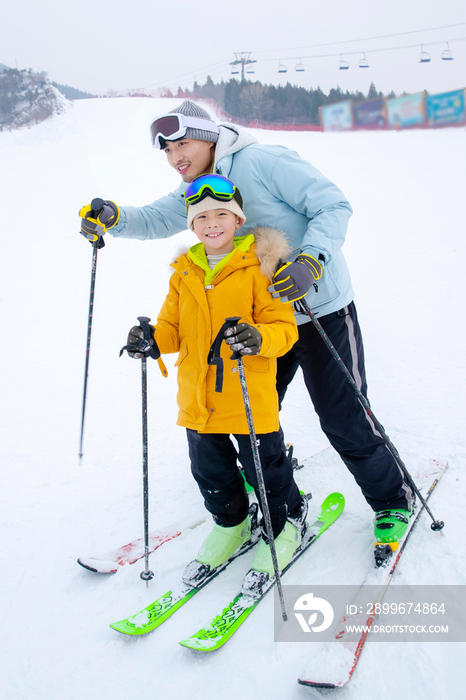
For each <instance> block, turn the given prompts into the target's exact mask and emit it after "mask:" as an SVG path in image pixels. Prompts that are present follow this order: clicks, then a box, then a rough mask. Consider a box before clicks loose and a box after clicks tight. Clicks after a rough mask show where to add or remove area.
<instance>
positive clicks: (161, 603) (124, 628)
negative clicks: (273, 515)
mask: <svg viewBox="0 0 466 700" xmlns="http://www.w3.org/2000/svg"><path fill="white" fill-rule="evenodd" d="M249 512H250V513H251V514H252V515H251V520H252V522H253V527H252V531H251V539H250V540H248V541H247V542H246V543H245V544H243V546H242V547H241V549H239V550H238V552H236V554H234V555H233V556H232V557H230V559H228V561H226V562H225V563H224V564H221V565H220V566H218V567H217V568H216V569H213V570H212V571H211V572H210V573H209V574H208V575H207V576H206V577H205V578H204V579H202V581H201V582H200V583H198V584H197V585H196V586H194V585H190V584H189V583H185V582H184V581H182V582H181V583H180V584H179V586H177V587H176V588H175V589H174V590H173V591H168V592H167V593H165V594H164V595H162V596H160V598H157V600H155V601H154V602H153V603H151V604H150V605H148V606H147V607H146V608H144V609H143V610H141V611H140V612H138V613H136V615H132V616H131V617H128V618H126V619H125V620H120V621H119V622H112V623H111V625H110V627H112V628H113V629H114V630H116V631H117V632H122V633H123V634H131V635H134V636H138V635H141V634H147V633H148V632H152V630H155V629H156V628H157V627H159V626H160V625H161V624H162V623H163V622H165V620H168V618H169V617H171V616H172V615H173V613H174V612H176V611H177V610H178V608H181V606H182V605H184V604H185V603H187V602H188V600H189V599H190V598H192V597H193V595H195V594H196V593H198V592H199V591H200V590H202V589H203V588H204V586H207V584H208V583H210V582H211V581H212V580H213V579H214V578H216V577H217V576H218V575H219V574H220V573H221V572H222V571H224V570H225V569H226V568H227V566H228V565H229V564H231V562H232V561H234V560H235V559H236V558H237V557H239V556H241V555H242V554H244V553H245V552H247V551H248V550H249V549H251V548H252V547H254V545H256V544H257V542H258V541H259V538H260V527H259V526H258V524H257V504H256V503H254V504H252V505H251V507H250V511H249Z"/></svg>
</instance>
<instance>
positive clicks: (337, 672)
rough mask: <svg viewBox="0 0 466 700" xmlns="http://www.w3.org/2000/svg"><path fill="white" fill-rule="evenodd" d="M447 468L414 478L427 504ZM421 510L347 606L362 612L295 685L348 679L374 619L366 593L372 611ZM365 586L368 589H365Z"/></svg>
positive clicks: (343, 623)
mask: <svg viewBox="0 0 466 700" xmlns="http://www.w3.org/2000/svg"><path fill="white" fill-rule="evenodd" d="M447 467H448V463H447V462H443V463H440V462H437V461H435V460H433V461H432V462H431V463H430V467H429V468H427V469H426V470H425V471H424V472H423V473H421V474H420V475H418V476H417V478H415V481H416V484H417V486H418V488H419V490H420V491H421V493H422V495H423V496H424V498H425V500H426V501H427V500H428V499H429V497H430V495H431V493H432V491H433V490H434V488H435V487H436V486H437V484H438V482H439V480H440V479H441V477H442V476H443V474H444V473H445V470H446V469H447ZM424 510H425V509H424V506H423V505H421V507H420V508H419V510H418V511H417V513H416V514H415V515H414V516H413V517H412V518H411V522H410V526H409V530H408V532H407V533H406V535H405V537H404V540H403V541H402V543H401V545H400V547H399V549H398V550H396V551H395V552H394V553H393V555H392V557H390V559H388V560H387V562H386V563H385V564H384V565H383V566H381V567H380V568H377V567H376V566H375V565H374V566H372V567H371V569H370V570H369V572H368V574H367V576H366V579H365V581H364V583H363V584H362V586H361V588H360V589H359V591H358V593H357V594H356V597H355V598H354V600H353V601H352V602H351V605H350V606H348V607H349V608H350V609H355V610H361V612H359V613H357V614H356V615H352V616H351V617H349V616H348V615H344V616H343V617H342V619H341V620H340V621H339V623H338V625H337V626H336V627H335V628H334V631H333V633H332V639H331V640H330V641H328V642H325V644H324V645H323V647H322V648H321V650H320V651H319V653H318V654H317V656H316V657H315V658H314V659H313V660H312V661H311V662H310V664H309V666H308V667H307V669H306V670H305V672H304V673H303V674H302V676H300V678H298V683H300V684H301V685H307V686H310V687H313V688H341V687H342V686H343V685H345V684H346V683H347V682H348V681H349V680H350V679H351V677H352V675H353V673H354V671H355V669H356V665H357V663H358V661H359V657H360V655H361V652H362V650H363V648H364V644H365V642H366V640H367V637H368V636H369V629H370V628H371V626H372V623H373V622H374V619H375V617H376V615H375V613H374V614H369V615H368V614H367V613H364V611H366V610H367V609H368V608H367V602H368V600H369V598H368V594H367V591H368V590H371V595H372V596H373V600H372V605H370V606H369V608H370V609H372V610H375V609H376V604H377V603H380V602H381V600H382V598H383V596H384V594H385V591H386V590H387V587H388V585H389V583H390V581H391V579H392V576H393V573H394V571H395V569H396V566H397V564H398V562H399V561H400V558H401V555H402V554H403V551H404V548H405V546H406V544H407V542H408V540H409V537H410V535H411V533H412V532H413V529H414V526H415V525H416V523H417V522H418V520H419V518H420V516H421V515H422V513H423V511H424ZM368 586H369V587H370V589H368V588H367V587H368ZM361 601H363V603H364V605H362V604H361ZM357 627H359V628H360V629H362V630H364V631H361V632H358V633H356V632H354V629H355V628H357Z"/></svg>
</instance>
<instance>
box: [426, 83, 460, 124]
mask: <svg viewBox="0 0 466 700" xmlns="http://www.w3.org/2000/svg"><path fill="white" fill-rule="evenodd" d="M426 115H427V126H446V125H447V124H464V122H465V121H466V113H465V100H464V90H453V91H452V92H443V93H441V94H439V95H428V96H427V97H426Z"/></svg>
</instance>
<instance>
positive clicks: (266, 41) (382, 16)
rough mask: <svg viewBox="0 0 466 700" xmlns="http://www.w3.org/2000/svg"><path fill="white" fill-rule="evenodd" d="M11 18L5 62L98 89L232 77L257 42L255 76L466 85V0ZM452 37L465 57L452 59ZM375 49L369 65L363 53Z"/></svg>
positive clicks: (202, 5)
mask: <svg viewBox="0 0 466 700" xmlns="http://www.w3.org/2000/svg"><path fill="white" fill-rule="evenodd" d="M1 20H2V21H1V26H0V63H3V64H6V65H8V66H11V67H13V68H14V67H17V68H32V69H33V70H43V71H47V73H48V74H49V77H50V79H51V80H53V81H56V82H58V83H62V84H66V85H71V86H72V87H76V88H79V89H81V90H85V91H87V92H91V93H94V94H105V93H107V92H108V91H109V90H124V89H130V88H133V89H134V88H156V87H161V86H167V87H169V88H170V89H171V90H172V91H173V90H174V91H176V89H177V88H178V86H181V87H183V88H184V87H187V88H191V87H192V85H193V82H194V80H197V82H198V83H200V84H203V83H204V82H205V79H206V76H207V75H211V76H212V79H213V80H214V81H215V82H218V81H220V80H221V79H222V78H223V79H224V80H229V79H230V77H231V67H230V65H229V63H230V62H231V61H233V60H234V58H235V52H236V53H238V52H251V59H255V60H257V63H255V64H254V70H255V73H254V74H248V75H247V76H246V77H247V78H249V79H251V80H253V79H257V80H260V81H261V82H263V83H274V84H285V83H286V82H290V83H292V84H296V85H302V86H304V87H306V88H316V87H318V86H320V87H321V88H322V89H323V90H324V91H326V92H327V91H328V90H329V89H330V88H332V87H336V86H337V85H339V86H340V87H341V88H342V89H343V90H346V89H348V90H360V91H361V92H363V93H365V94H367V91H368V90H369V86H370V83H371V81H373V82H374V83H375V86H376V88H377V89H378V90H381V91H383V92H384V93H385V94H387V93H389V92H390V91H392V90H393V91H394V92H395V93H396V94H400V93H401V92H402V91H406V92H417V91H420V90H424V89H426V90H428V91H429V92H431V93H435V92H443V91H447V90H453V89H457V88H463V87H465V86H466V4H465V2H464V0H441V2H437V3H432V2H426V1H422V0H390V2H382V1H381V0H370V1H369V0H351V1H350V0H326V2H322V1H321V0H319V2H317V1H316V0H284V1H283V2H280V0H274V2H273V3H271V2H267V1H266V0H232V1H230V2H221V3H219V2H212V0H211V1H208V0H195V1H193V2H189V0H183V2H181V0H169V1H166V2H162V1H161V0H79V1H73V0H42V2H40V3H39V2H37V0H15V2H14V3H13V2H10V3H9V4H8V7H7V8H5V9H3V10H2V14H1ZM454 25H455V26H454ZM447 42H449V46H448V45H447ZM421 45H422V49H423V51H424V52H427V53H429V54H430V55H431V61H430V62H428V63H420V62H419V58H420V53H421ZM448 48H449V49H450V51H451V55H452V56H453V57H454V60H450V61H447V60H442V59H441V54H442V52H444V51H447V50H448ZM364 53H365V58H366V59H367V62H368V63H369V68H361V67H359V65H358V63H359V61H361V60H362V59H363V58H364ZM340 54H341V59H342V61H347V62H348V63H349V65H350V67H349V69H348V70H339V64H340ZM279 63H281V64H282V65H284V66H286V67H287V72H286V73H279V72H278V67H279ZM298 63H302V65H303V67H304V68H305V70H304V71H299V72H296V70H295V69H296V65H297V64H298Z"/></svg>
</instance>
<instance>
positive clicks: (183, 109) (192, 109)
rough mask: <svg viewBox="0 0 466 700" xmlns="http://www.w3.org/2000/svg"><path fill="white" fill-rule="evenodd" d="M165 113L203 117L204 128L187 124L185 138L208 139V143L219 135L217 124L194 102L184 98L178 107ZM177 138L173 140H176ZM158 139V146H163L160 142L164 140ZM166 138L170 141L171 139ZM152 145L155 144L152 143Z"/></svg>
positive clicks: (215, 140) (216, 139) (214, 141)
mask: <svg viewBox="0 0 466 700" xmlns="http://www.w3.org/2000/svg"><path fill="white" fill-rule="evenodd" d="M167 114H182V115H183V116H184V117H195V118H196V119H200V120H201V121H202V120H204V119H205V120H206V124H205V129H202V128H199V127H191V126H188V127H187V129H186V134H185V138H187V139H196V140H197V141H209V142H210V143H217V141H218V136H219V131H218V127H217V125H216V124H215V122H214V121H213V120H212V119H211V118H210V115H209V113H208V112H207V111H206V110H205V109H203V108H202V107H199V106H198V105H197V104H196V103H195V102H191V101H190V100H185V101H184V102H182V103H181V104H180V106H179V107H176V108H175V109H171V110H170V112H167ZM156 121H157V120H154V122H153V124H155V122H156ZM153 136H155V134H153ZM178 138H180V137H178ZM178 138H177V139H175V140H178ZM159 139H160V148H163V143H162V142H163V141H164V139H162V138H161V137H159ZM166 140H167V141H170V140H171V139H166ZM154 145H156V144H155V143H154ZM157 145H159V144H157Z"/></svg>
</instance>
